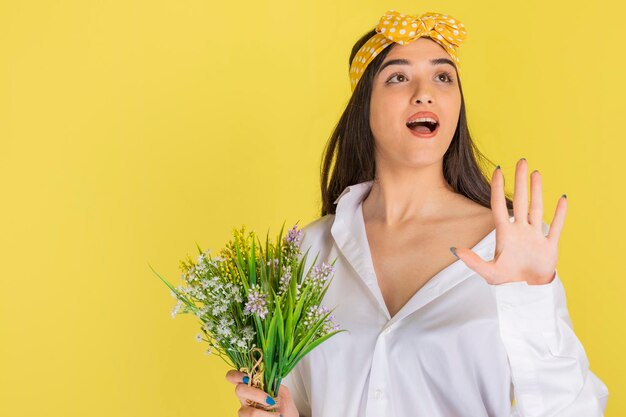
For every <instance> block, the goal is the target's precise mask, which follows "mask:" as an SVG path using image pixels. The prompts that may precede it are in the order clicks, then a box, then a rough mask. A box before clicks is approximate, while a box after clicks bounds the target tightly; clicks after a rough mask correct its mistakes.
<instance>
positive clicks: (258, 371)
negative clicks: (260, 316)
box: [239, 347, 279, 412]
mask: <svg viewBox="0 0 626 417" xmlns="http://www.w3.org/2000/svg"><path fill="white" fill-rule="evenodd" d="M255 352H258V354H259V358H258V359H257V360H256V362H255V363H254V366H253V367H252V369H250V370H249V369H248V368H247V367H242V368H240V369H239V371H241V372H245V373H246V374H248V386H252V387H254V388H258V389H260V390H261V391H263V372H264V371H265V369H264V364H263V351H262V350H261V349H260V348H258V347H255V348H254V349H252V350H251V351H250V356H251V357H252V360H254V353H255ZM274 401H276V404H274V405H267V404H262V403H257V402H256V401H252V400H246V402H247V403H248V405H249V406H252V407H253V408H256V409H260V410H265V411H270V412H271V411H277V408H278V406H279V404H278V399H277V398H274Z"/></svg>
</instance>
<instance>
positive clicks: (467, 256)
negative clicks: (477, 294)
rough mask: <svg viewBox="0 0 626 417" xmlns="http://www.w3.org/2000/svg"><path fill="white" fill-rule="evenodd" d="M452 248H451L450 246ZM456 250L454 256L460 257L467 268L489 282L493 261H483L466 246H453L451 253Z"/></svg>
mask: <svg viewBox="0 0 626 417" xmlns="http://www.w3.org/2000/svg"><path fill="white" fill-rule="evenodd" d="M450 249H451V250H452V248H450ZM454 252H456V256H457V257H458V258H459V259H461V260H462V261H463V262H464V263H465V265H467V266H468V268H470V269H472V270H473V271H476V273H478V275H480V276H481V277H483V278H484V279H485V280H486V281H487V282H489V283H491V282H492V281H491V276H492V270H493V263H491V262H485V261H484V260H483V259H482V258H481V257H480V256H478V254H477V253H476V252H474V251H473V250H471V249H467V248H454V251H453V252H452V253H454Z"/></svg>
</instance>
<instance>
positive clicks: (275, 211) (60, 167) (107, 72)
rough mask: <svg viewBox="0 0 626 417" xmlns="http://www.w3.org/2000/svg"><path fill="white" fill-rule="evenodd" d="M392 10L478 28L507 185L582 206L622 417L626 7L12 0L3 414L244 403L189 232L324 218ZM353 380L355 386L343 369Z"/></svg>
mask: <svg viewBox="0 0 626 417" xmlns="http://www.w3.org/2000/svg"><path fill="white" fill-rule="evenodd" d="M388 9H396V10H399V11H402V12H406V13H410V14H417V13H422V12H425V11H437V12H444V13H448V14H450V15H452V16H453V17H456V18H457V19H459V20H461V21H462V22H463V23H464V24H465V25H466V28H467V30H468V37H467V39H466V41H465V43H464V44H463V45H462V47H461V49H460V59H461V65H462V70H461V71H462V73H461V77H462V83H463V87H464V93H465V98H466V104H467V107H468V117H469V125H470V129H471V132H472V134H473V136H474V138H475V139H476V141H477V143H478V145H479V147H480V148H481V149H482V151H483V152H485V153H486V154H487V156H488V157H489V158H490V159H491V160H492V161H494V162H495V163H499V164H500V165H501V166H502V169H503V172H504V175H505V178H506V179H507V190H508V191H512V190H513V188H512V187H513V173H514V167H515V163H516V161H517V160H518V159H519V158H521V157H526V158H527V159H528V161H529V168H530V169H531V170H533V169H539V170H540V172H541V173H542V175H543V177H542V178H543V184H544V191H543V198H544V204H545V215H544V220H545V221H547V222H548V223H550V222H551V221H552V216H553V214H554V208H555V206H556V202H557V199H558V198H559V196H560V195H561V194H562V193H567V195H568V201H569V205H568V212H567V217H566V223H565V228H564V230H563V233H562V235H561V241H560V244H559V247H560V251H559V255H560V256H559V264H558V267H559V272H560V276H561V279H562V280H563V282H564V285H565V288H566V291H567V297H568V306H569V311H570V314H571V317H572V320H573V323H574V327H575V331H576V334H577V335H578V337H579V338H580V340H581V341H582V343H583V345H584V347H585V349H586V352H587V355H588V358H589V361H590V363H591V369H592V370H593V371H594V372H595V373H596V374H597V375H598V376H599V377H600V378H601V379H602V380H603V381H604V382H605V383H606V384H607V386H608V388H609V391H610V396H609V402H608V407H607V414H606V415H608V416H621V415H624V413H625V412H626V400H624V394H625V392H624V386H625V382H624V377H623V376H624V374H626V361H624V360H623V359H622V357H623V355H624V352H625V351H626V346H625V343H624V341H625V338H624V323H623V320H624V318H625V317H626V314H625V311H624V310H625V308H624V302H623V299H624V290H626V284H624V282H625V281H624V278H625V277H624V271H623V267H622V265H623V261H624V258H625V256H626V255H625V254H624V252H623V250H624V245H623V244H622V242H623V236H624V235H625V234H626V227H625V222H624V216H623V215H622V212H621V210H622V209H623V207H624V203H625V198H624V196H623V194H622V192H623V191H622V190H623V188H622V183H623V170H624V164H625V163H624V152H625V151H626V145H625V141H626V137H625V135H624V133H623V123H624V110H625V105H624V97H625V94H626V82H625V81H624V64H625V58H624V41H625V40H626V29H625V28H626V25H624V22H623V18H624V17H623V16H624V12H626V10H625V9H624V6H623V4H622V3H621V2H618V1H617V0H614V1H612V2H602V1H594V2H582V1H580V2H578V3H572V2H571V1H564V0H563V1H554V2H546V1H538V0H529V1H524V2H522V3H520V2H517V3H511V2H504V1H472V2H468V1H460V0H458V1H438V2H434V1H430V2H418V3H416V2H409V1H397V2H382V1H363V0H353V1H341V2H339V3H337V2H336V1H330V0H326V1H306V2H304V1H287V0H282V1H271V2H258V1H254V2H253V1H248V2H243V3H242V2H236V1H232V2H230V1H229V2H214V1H211V2H210V1H188V0H181V1H173V0H169V1H158V0H156V1H155V0H152V1H128V0H124V1H119V0H118V1H85V0H80V1H68V0H61V1H54V2H49V1H24V0H20V1H11V2H9V1H4V2H2V3H1V5H0V48H1V49H0V145H1V146H0V189H1V192H2V201H1V204H0V218H1V221H2V223H1V225H0V226H1V231H0V254H1V260H2V262H1V263H0V265H1V266H0V268H1V272H0V276H1V279H2V282H1V284H2V285H1V287H0V415H3V416H14V417H18V416H44V415H45V416H64V417H70V416H85V415H87V416H93V417H97V416H133V417H140V416H141V417H143V416H146V417H148V416H150V417H157V416H163V417H166V416H167V417H169V416H183V415H184V416H218V415H219V416H226V415H237V409H238V408H239V402H238V401H237V400H236V397H235V394H234V390H233V388H234V386H233V385H231V384H230V383H228V382H226V380H225V378H224V375H225V374H226V371H227V370H228V369H227V367H226V365H225V363H224V362H222V360H220V359H219V358H218V357H216V356H213V357H207V356H205V355H204V350H205V346H204V344H199V343H197V342H196V341H195V334H196V333H197V331H198V325H197V322H196V321H195V319H194V317H192V316H189V315H186V316H179V317H177V318H176V319H175V320H172V319H171V317H170V311H171V309H172V307H173V305H174V303H175V300H174V299H173V298H172V297H171V296H170V294H169V291H168V290H167V288H166V287H165V285H164V284H163V283H162V282H160V281H159V280H158V278H157V277H156V276H155V275H154V274H153V273H152V271H151V270H150V269H149V266H148V264H151V265H153V266H154V267H155V269H156V270H158V271H159V272H161V273H162V274H164V275H165V276H166V277H167V278H169V279H170V280H171V281H172V282H174V283H175V284H178V283H179V282H180V280H179V276H180V275H179V274H180V272H179V269H178V261H179V260H180V259H182V258H184V257H185V256H186V255H187V254H192V255H193V254H194V253H195V250H196V249H195V242H198V243H199V244H200V245H201V246H202V247H203V248H212V249H213V250H217V249H218V248H219V247H221V246H222V245H223V244H224V243H225V242H226V241H227V240H228V239H229V238H230V233H231V230H232V228H233V227H234V226H237V225H241V224H246V225H248V226H249V228H253V229H255V230H256V231H257V232H262V233H263V234H264V233H265V232H266V231H267V230H268V229H269V230H270V234H274V233H276V232H277V231H278V229H279V228H280V225H281V224H282V222H283V221H286V224H287V226H290V225H293V224H294V223H295V222H296V221H298V220H300V225H304V224H307V223H308V222H310V221H312V220H314V219H315V218H316V216H317V215H318V213H319V204H320V197H319V177H318V171H319V164H320V157H321V154H322V149H323V146H324V144H325V142H326V140H327V138H328V137H329V135H330V133H331V130H332V128H333V127H334V125H335V123H336V122H337V120H338V118H339V116H340V114H341V112H342V110H343V108H344V106H345V104H346V103H347V100H348V98H349V94H350V86H349V81H348V56H349V53H350V49H351V48H352V45H353V44H354V42H355V41H356V40H357V39H358V38H359V37H360V36H361V35H362V34H363V33H365V32H366V31H367V30H369V29H371V28H373V26H374V25H375V24H376V23H377V21H378V19H379V17H380V16H381V15H382V14H383V13H384V12H385V11H387V10H388ZM347 378H348V379H349V376H347Z"/></svg>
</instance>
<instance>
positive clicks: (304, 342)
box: [289, 310, 333, 361]
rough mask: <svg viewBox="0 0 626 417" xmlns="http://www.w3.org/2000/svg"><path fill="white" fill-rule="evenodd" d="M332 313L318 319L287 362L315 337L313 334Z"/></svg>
mask: <svg viewBox="0 0 626 417" xmlns="http://www.w3.org/2000/svg"><path fill="white" fill-rule="evenodd" d="M332 312H333V311H332V310H331V311H329V312H328V313H326V314H324V315H323V316H322V317H320V318H319V319H318V321H317V322H316V323H315V325H314V326H313V327H311V328H310V329H309V331H308V332H307V333H306V334H305V336H304V337H303V338H302V340H301V341H300V343H298V344H297V345H296V347H295V348H294V349H293V352H292V353H291V356H290V357H289V361H291V360H293V356H294V355H297V354H298V353H299V352H300V350H301V349H302V348H303V347H304V346H305V345H306V344H307V343H309V341H310V340H311V339H313V337H314V336H315V334H316V333H317V331H318V330H319V329H320V328H321V327H322V326H323V325H324V322H325V321H326V318H327V317H328V316H330V314H331V313H332Z"/></svg>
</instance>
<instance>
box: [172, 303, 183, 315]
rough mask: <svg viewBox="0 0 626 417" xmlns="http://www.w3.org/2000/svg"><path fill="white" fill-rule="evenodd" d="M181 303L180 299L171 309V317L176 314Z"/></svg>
mask: <svg viewBox="0 0 626 417" xmlns="http://www.w3.org/2000/svg"><path fill="white" fill-rule="evenodd" d="M182 305H183V302H182V301H180V300H179V301H178V302H177V303H176V305H175V306H174V309H173V310H172V318H174V317H176V314H178V312H179V311H180V307H181V306H182Z"/></svg>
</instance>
